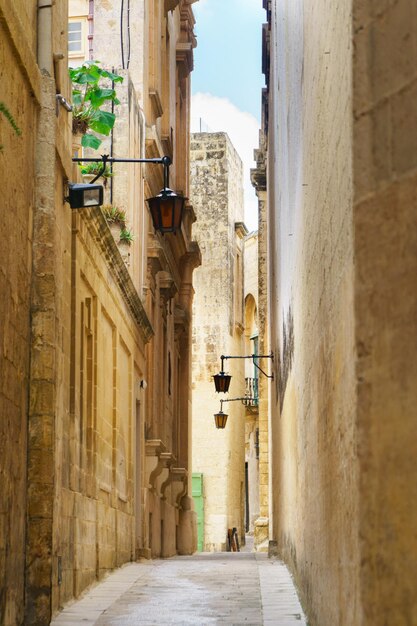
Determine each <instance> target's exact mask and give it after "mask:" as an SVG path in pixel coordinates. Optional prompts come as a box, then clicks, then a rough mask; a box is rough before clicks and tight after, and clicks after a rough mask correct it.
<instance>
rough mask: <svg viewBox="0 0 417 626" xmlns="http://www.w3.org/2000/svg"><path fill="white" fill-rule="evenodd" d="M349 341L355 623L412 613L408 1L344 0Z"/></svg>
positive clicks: (411, 43) (412, 7)
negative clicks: (349, 41)
mask: <svg viewBox="0 0 417 626" xmlns="http://www.w3.org/2000/svg"><path fill="white" fill-rule="evenodd" d="M353 9H354V13H353V27H354V55H353V59H354V64H353V119H354V126H353V137H354V149H353V159H354V161H353V162H354V170H353V173H354V205H353V221H354V233H355V276H354V287H355V317H356V326H355V339H356V348H357V359H358V360H357V367H356V376H357V393H358V413H357V425H358V454H359V461H360V468H361V475H360V485H359V487H360V502H361V505H360V517H359V523H360V537H361V549H362V551H361V559H362V571H361V588H362V598H363V606H364V623H366V624H369V625H371V624H379V623H383V622H384V621H385V622H386V623H387V624H412V623H414V622H415V621H416V615H417V596H416V580H417V541H416V534H415V520H416V517H417V501H416V498H415V493H416V484H417V475H416V473H417V469H416V464H415V462H414V459H415V454H416V424H417V421H416V413H417V411H416V406H417V385H416V380H417V357H416V350H415V347H416V345H417V289H416V276H417V254H416V251H417V229H416V215H417V195H416V189H417V132H416V129H417V107H416V94H417V90H416V85H417V64H416V60H417V47H416V41H417V7H416V4H415V2H414V1H413V0H404V1H402V2H381V3H378V4H376V3H373V2H370V1H366V2H358V1H357V0H355V1H354V2H353Z"/></svg>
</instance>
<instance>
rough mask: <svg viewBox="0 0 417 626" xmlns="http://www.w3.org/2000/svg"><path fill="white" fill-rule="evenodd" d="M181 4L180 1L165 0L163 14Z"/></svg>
mask: <svg viewBox="0 0 417 626" xmlns="http://www.w3.org/2000/svg"><path fill="white" fill-rule="evenodd" d="M180 2H181V0H165V7H164V8H165V14H166V13H168V12H169V11H173V10H174V9H175V8H176V7H177V6H178V5H179V3H180Z"/></svg>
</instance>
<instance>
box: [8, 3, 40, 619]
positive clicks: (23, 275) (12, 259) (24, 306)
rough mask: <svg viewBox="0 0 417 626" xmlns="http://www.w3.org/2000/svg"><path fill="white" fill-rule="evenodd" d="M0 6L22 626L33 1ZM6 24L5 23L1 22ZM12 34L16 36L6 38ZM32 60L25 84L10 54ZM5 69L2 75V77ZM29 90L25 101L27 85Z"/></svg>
mask: <svg viewBox="0 0 417 626" xmlns="http://www.w3.org/2000/svg"><path fill="white" fill-rule="evenodd" d="M16 4H17V5H19V6H15V8H14V9H13V8H12V7H11V5H9V4H8V3H7V6H5V3H4V2H1V3H0V42H1V43H0V67H1V68H2V69H1V70H0V77H1V84H2V88H1V95H0V102H2V103H4V104H5V105H6V106H7V108H8V109H9V111H10V113H11V114H12V115H13V117H14V119H15V120H16V123H17V124H18V126H19V128H20V130H21V132H22V134H21V136H20V137H19V136H17V135H15V133H14V131H13V129H12V127H11V126H10V125H9V124H8V122H7V121H6V118H5V117H4V116H3V115H2V114H1V113H0V145H1V146H2V148H1V150H0V183H1V189H2V192H1V201H0V205H1V210H0V232H1V233H2V255H1V260H0V293H1V294H2V295H1V298H0V328H1V337H2V339H1V342H0V363H1V365H0V370H1V377H0V378H1V383H0V415H1V419H0V483H1V487H0V623H1V624H5V625H12V624H16V623H19V622H21V621H22V618H23V610H24V603H23V594H24V561H25V559H24V552H23V551H22V545H23V544H24V542H25V516H26V497H25V491H26V469H27V465H26V443H27V423H26V416H27V411H28V391H27V390H28V381H29V350H30V315H29V309H30V284H31V275H32V263H31V257H32V219H33V208H34V196H35V181H34V175H35V163H34V157H35V139H36V136H35V133H34V132H33V129H34V128H36V123H37V115H38V110H39V100H38V98H39V95H40V80H39V78H40V77H39V76H38V74H37V67H36V66H35V61H34V54H35V50H34V44H33V39H32V36H33V32H32V30H31V29H30V28H29V24H28V23H27V15H26V11H29V12H31V11H34V10H35V9H34V8H35V5H36V3H35V2H30V3H29V2H19V3H15V5H16ZM19 13H21V19H22V20H23V21H24V22H25V24H26V27H27V28H26V29H25V30H24V31H23V32H19V31H17V32H18V35H19V38H20V39H19V41H18V46H19V48H18V50H16V47H15V45H16V42H14V41H13V38H12V33H11V32H10V30H13V29H18V28H19V23H18V21H17V20H18V14H19ZM6 19H7V21H8V23H7V24H6ZM15 33H16V30H15V32H14V34H15ZM19 53H20V54H22V55H29V56H30V58H31V59H32V62H33V66H32V68H31V74H30V78H29V77H28V76H27V75H26V74H25V73H24V72H23V71H22V68H21V66H20V64H19V56H18V54H19ZM5 68H9V69H10V73H9V72H7V74H6V72H5ZM30 79H32V80H33V81H34V84H35V87H36V90H35V94H36V96H35V97H32V94H31V92H32V86H31V80H30Z"/></svg>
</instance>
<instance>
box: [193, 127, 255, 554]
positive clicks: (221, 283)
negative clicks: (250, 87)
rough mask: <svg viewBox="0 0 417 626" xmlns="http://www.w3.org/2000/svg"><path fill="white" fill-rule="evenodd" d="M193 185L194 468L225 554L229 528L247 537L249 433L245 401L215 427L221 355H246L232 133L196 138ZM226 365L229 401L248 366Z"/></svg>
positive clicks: (209, 526)
mask: <svg viewBox="0 0 417 626" xmlns="http://www.w3.org/2000/svg"><path fill="white" fill-rule="evenodd" d="M190 180H191V199H192V202H193V205H194V208H195V211H196V214H197V222H196V225H195V227H194V231H193V232H194V236H195V238H196V239H197V241H198V243H199V246H200V249H201V252H202V266H201V268H198V269H197V270H196V271H195V274H194V289H195V298H194V307H193V319H194V325H193V370H192V371H193V434H192V440H193V471H194V472H202V473H203V488H204V507H205V529H204V532H205V535H204V549H205V550H224V549H225V543H226V532H227V529H228V528H233V527H234V526H235V527H236V528H237V529H238V532H239V534H240V535H241V536H242V534H243V532H244V529H243V497H244V433H245V431H244V428H245V418H244V415H245V413H244V408H243V406H242V405H241V404H240V402H230V403H225V404H224V405H223V411H224V412H225V413H227V414H228V415H229V417H228V422H227V425H226V428H225V429H224V430H217V429H216V428H215V425H214V417H213V415H214V413H217V412H218V411H219V410H220V397H227V396H224V394H221V395H220V394H216V392H215V390H214V383H213V379H212V376H213V375H214V374H217V373H218V372H219V370H220V355H221V354H225V355H239V354H243V350H244V342H243V336H242V329H243V327H242V323H243V257H242V243H241V239H240V237H239V235H238V234H237V233H236V232H235V223H236V222H241V221H242V219H243V217H242V216H243V203H242V186H241V181H242V164H241V161H240V158H239V157H238V155H237V154H236V152H235V150H234V148H233V146H232V145H231V143H230V140H229V139H228V137H227V135H225V134H224V133H200V134H194V135H192V139H191V176H190ZM232 181H233V184H232ZM239 181H240V184H239ZM238 255H240V258H241V262H242V265H241V266H240V267H241V269H240V278H239V275H236V272H239V270H238V269H237V268H238V267H239V266H238V263H237V261H236V258H237V256H238ZM239 280H240V281H241V282H240V285H241V289H240V290H239V289H238V288H237V283H238V282H239ZM239 316H240V317H239ZM225 368H226V370H227V371H229V372H230V373H231V374H232V381H231V385H230V392H229V397H239V396H241V395H243V393H244V364H243V362H242V361H240V360H230V361H226V362H225Z"/></svg>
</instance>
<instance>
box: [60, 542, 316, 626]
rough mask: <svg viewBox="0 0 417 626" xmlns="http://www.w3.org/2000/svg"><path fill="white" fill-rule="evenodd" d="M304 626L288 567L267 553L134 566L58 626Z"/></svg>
mask: <svg viewBox="0 0 417 626" xmlns="http://www.w3.org/2000/svg"><path fill="white" fill-rule="evenodd" d="M77 624H83V625H84V626H90V625H92V624H96V625H98V626H130V625H132V626H133V625H141V626H151V625H154V626H155V625H158V626H165V625H171V624H176V625H178V626H180V625H183V626H188V625H193V626H205V625H208V624H210V625H216V624H229V625H235V626H241V625H242V624H244V625H246V626H303V625H305V624H306V621H305V618H304V614H303V612H302V609H301V606H300V603H299V601H298V598H297V594H296V591H295V588H294V585H293V582H292V579H291V577H290V575H289V573H288V570H287V568H286V567H285V566H284V565H283V563H282V562H280V561H279V560H277V559H268V557H267V555H266V554H255V553H250V552H240V553H228V552H221V553H200V554H195V555H193V556H190V557H187V556H183V557H174V558H171V559H166V560H156V561H150V562H149V561H143V562H140V563H130V564H128V565H126V566H125V567H123V568H121V569H120V570H118V571H117V572H114V573H113V574H111V575H109V576H108V578H106V579H105V580H104V581H103V582H102V583H100V584H98V585H97V586H95V587H94V588H93V589H91V590H90V591H89V592H87V593H86V594H85V595H84V597H83V598H82V599H81V600H78V601H77V602H74V603H73V604H72V605H70V606H69V607H67V608H66V609H65V610H63V611H62V612H61V613H60V614H59V615H58V616H57V617H56V618H55V619H54V620H53V621H52V622H51V626H76V625H77Z"/></svg>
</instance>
